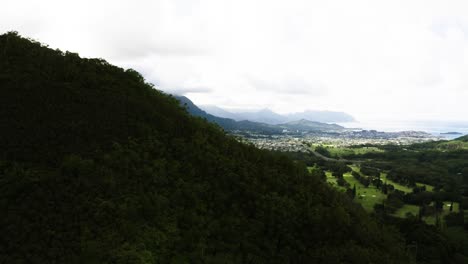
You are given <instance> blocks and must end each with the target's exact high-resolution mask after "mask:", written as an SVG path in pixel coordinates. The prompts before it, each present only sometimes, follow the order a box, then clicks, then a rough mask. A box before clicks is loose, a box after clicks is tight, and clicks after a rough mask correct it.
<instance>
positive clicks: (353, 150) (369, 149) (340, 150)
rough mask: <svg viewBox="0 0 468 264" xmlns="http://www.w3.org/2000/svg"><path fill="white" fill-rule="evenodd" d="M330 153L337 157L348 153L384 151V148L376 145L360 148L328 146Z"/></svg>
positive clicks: (359, 153) (360, 153) (358, 153)
mask: <svg viewBox="0 0 468 264" xmlns="http://www.w3.org/2000/svg"><path fill="white" fill-rule="evenodd" d="M326 147H327V150H328V151H329V152H330V155H332V156H335V157H344V156H347V155H362V154H366V153H370V152H384V150H382V149H379V148H376V147H360V148H346V147H335V146H326Z"/></svg>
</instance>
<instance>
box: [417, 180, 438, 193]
mask: <svg viewBox="0 0 468 264" xmlns="http://www.w3.org/2000/svg"><path fill="white" fill-rule="evenodd" d="M416 185H417V186H418V187H422V186H426V191H428V192H433V191H434V186H431V185H428V184H424V183H419V182H417V183H416Z"/></svg>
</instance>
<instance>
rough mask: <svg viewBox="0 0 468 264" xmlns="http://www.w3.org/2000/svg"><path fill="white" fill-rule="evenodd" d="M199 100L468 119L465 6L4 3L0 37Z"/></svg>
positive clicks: (363, 115) (373, 116)
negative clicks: (29, 41)
mask: <svg viewBox="0 0 468 264" xmlns="http://www.w3.org/2000/svg"><path fill="white" fill-rule="evenodd" d="M10 30H16V31H18V32H19V33H20V34H21V35H23V36H28V37H32V38H34V39H37V40H39V41H40V42H42V43H46V44H49V46H51V47H53V48H60V49H61V50H70V51H73V52H78V53H79V54H80V55H81V56H84V57H100V58H104V59H106V60H107V61H109V62H111V63H113V64H116V65H119V66H122V67H125V68H127V67H131V68H134V69H136V70H138V71H140V72H141V73H142V74H143V75H144V77H145V78H146V79H147V80H148V81H149V82H152V83H154V84H155V85H157V86H158V87H159V88H160V89H161V90H163V91H166V92H168V93H177V94H184V95H186V96H188V97H189V98H191V99H192V100H193V101H194V102H195V103H197V104H212V105H218V106H222V107H228V108H244V109H245V108H249V109H250V108H270V109H272V110H274V111H277V112H281V113H286V112H295V111H302V110H306V109H313V110H338V111H345V112H347V113H349V114H352V115H353V116H355V117H356V118H357V119H358V120H361V121H369V120H428V119H432V120H441V119H449V120H461V121H467V120H468V1H466V0H460V1H451V0H437V1H431V0H402V1H398V0H387V1H378V0H369V1H357V0H353V1H350V0H341V1H329V0H328V1H324V0H320V1H312V0H304V1H294V0H287V1H274V0H265V1H263V0H262V1H260V0H259V1H256V0H235V1H234V0H233V1H227V0H226V1H222V0H206V1H205V0H199V1H197V0H166V1H155V0H151V1H150V0H148V1H146V0H142V1H138V0H132V1H130V0H128V1H118V0H112V1H96V0H94V1H88V0H80V1H66V0H62V1H47V0H41V1H35V0H31V1H23V0H14V1H13V0H12V1H2V7H1V8H0V32H2V33H3V32H6V31H10Z"/></svg>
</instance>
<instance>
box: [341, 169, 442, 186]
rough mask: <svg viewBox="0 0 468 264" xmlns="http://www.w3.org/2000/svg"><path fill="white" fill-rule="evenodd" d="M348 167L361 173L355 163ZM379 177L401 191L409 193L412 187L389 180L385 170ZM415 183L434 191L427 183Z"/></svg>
mask: <svg viewBox="0 0 468 264" xmlns="http://www.w3.org/2000/svg"><path fill="white" fill-rule="evenodd" d="M349 167H350V168H351V169H352V170H353V171H355V172H358V173H361V171H360V169H359V167H358V166H356V165H350V166H349ZM361 175H362V173H361ZM380 179H381V180H382V181H383V182H385V181H387V183H388V184H391V185H393V186H394V187H395V189H397V190H400V191H402V192H405V193H410V192H412V191H413V189H412V188H411V187H408V186H405V185H402V184H400V183H397V182H394V181H392V180H390V179H387V173H385V172H382V173H381V174H380ZM416 185H417V186H426V190H427V191H428V192H432V191H434V186H431V185H427V184H424V183H416Z"/></svg>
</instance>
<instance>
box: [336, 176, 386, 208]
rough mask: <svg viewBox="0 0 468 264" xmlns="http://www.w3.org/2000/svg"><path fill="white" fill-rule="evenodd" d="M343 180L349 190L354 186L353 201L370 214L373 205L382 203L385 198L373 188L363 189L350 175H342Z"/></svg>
mask: <svg viewBox="0 0 468 264" xmlns="http://www.w3.org/2000/svg"><path fill="white" fill-rule="evenodd" d="M343 178H344V179H345V180H346V181H347V182H348V183H349V184H350V185H351V188H353V186H354V185H356V198H355V201H357V202H358V203H360V204H361V205H362V207H364V209H365V210H366V211H368V212H372V211H373V210H374V205H375V204H378V203H382V201H383V200H384V199H385V198H387V196H386V195H385V194H383V193H382V192H381V191H380V190H379V189H377V188H376V187H374V186H369V187H367V188H366V187H364V185H362V184H361V183H360V182H359V181H358V180H356V179H355V178H354V177H353V176H352V175H351V173H346V174H344V175H343Z"/></svg>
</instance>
